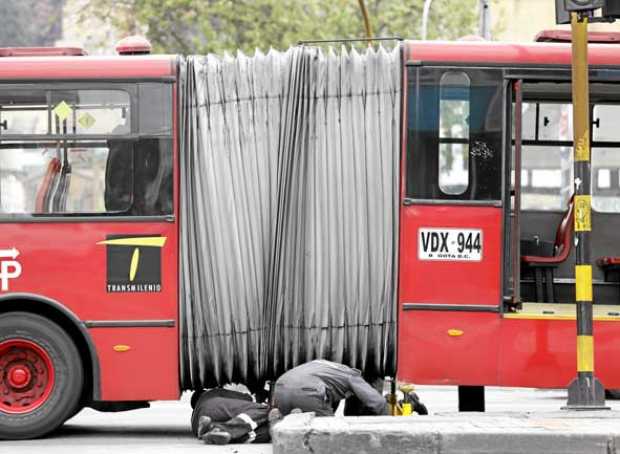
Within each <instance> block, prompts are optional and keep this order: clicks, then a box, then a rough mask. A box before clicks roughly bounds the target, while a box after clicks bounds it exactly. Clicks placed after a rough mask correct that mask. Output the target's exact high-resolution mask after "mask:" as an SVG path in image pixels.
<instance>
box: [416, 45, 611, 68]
mask: <svg viewBox="0 0 620 454" xmlns="http://www.w3.org/2000/svg"><path fill="white" fill-rule="evenodd" d="M588 49H589V51H588V60H589V62H590V64H591V65H611V66H615V65H619V66H620V46H616V45H612V44H590V45H589V46H588ZM405 61H407V62H412V61H418V62H444V63H452V62H454V63H469V64H474V63H475V64H487V65H488V64H491V65H498V64H501V65H508V66H509V65H523V64H527V65H532V66H536V65H570V63H571V45H570V43H526V44H517V43H503V42H497V41H406V42H405Z"/></svg>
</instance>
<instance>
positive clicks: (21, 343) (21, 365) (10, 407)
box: [0, 339, 54, 414]
mask: <svg viewBox="0 0 620 454" xmlns="http://www.w3.org/2000/svg"><path fill="white" fill-rule="evenodd" d="M53 387H54V366H53V364H52V360H51V358H50V356H49V354H48V353H47V351H46V350H45V349H44V348H43V347H41V346H40V345H38V344H36V343H34V342H31V341H28V340H25V339H11V340H7V341H4V342H0V412H5V413H12V414H15V413H17V414H23V413H28V412H31V411H33V410H35V409H36V408H38V407H40V406H41V405H43V404H44V403H45V402H46V401H47V399H48V398H49V396H50V394H51V392H52V388H53Z"/></svg>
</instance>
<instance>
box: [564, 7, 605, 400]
mask: <svg viewBox="0 0 620 454" xmlns="http://www.w3.org/2000/svg"><path fill="white" fill-rule="evenodd" d="M589 14H591V12H589V11H586V12H579V13H577V12H572V13H571V29H572V92H573V147H574V165H575V186H574V188H575V192H574V194H575V195H574V197H575V199H574V204H575V205H574V216H575V220H574V221H575V224H574V226H575V249H576V253H575V259H576V260H575V296H576V305H577V377H576V378H575V379H574V380H573V381H572V383H571V384H570V386H569V388H568V403H567V405H566V407H565V408H567V409H574V410H586V409H587V410H594V409H605V408H606V407H605V391H604V389H603V386H602V385H601V383H600V382H599V381H598V379H597V378H596V377H595V376H594V337H593V311H592V304H593V298H592V258H591V253H590V234H591V231H592V222H591V219H592V217H591V206H592V196H591V194H590V175H591V166H590V110H589V109H590V101H589V87H588V17H589Z"/></svg>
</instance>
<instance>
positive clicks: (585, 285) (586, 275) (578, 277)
mask: <svg viewBox="0 0 620 454" xmlns="http://www.w3.org/2000/svg"><path fill="white" fill-rule="evenodd" d="M575 294H576V299H577V301H581V302H584V303H591V302H592V265H576V266H575Z"/></svg>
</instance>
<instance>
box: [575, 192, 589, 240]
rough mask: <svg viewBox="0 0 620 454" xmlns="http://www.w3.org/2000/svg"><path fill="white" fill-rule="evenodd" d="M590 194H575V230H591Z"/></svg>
mask: <svg viewBox="0 0 620 454" xmlns="http://www.w3.org/2000/svg"><path fill="white" fill-rule="evenodd" d="M591 207H592V196H589V195H576V196H575V231H576V232H589V231H590V230H592V215H591V212H592V208H591Z"/></svg>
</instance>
